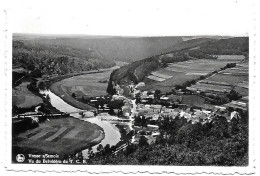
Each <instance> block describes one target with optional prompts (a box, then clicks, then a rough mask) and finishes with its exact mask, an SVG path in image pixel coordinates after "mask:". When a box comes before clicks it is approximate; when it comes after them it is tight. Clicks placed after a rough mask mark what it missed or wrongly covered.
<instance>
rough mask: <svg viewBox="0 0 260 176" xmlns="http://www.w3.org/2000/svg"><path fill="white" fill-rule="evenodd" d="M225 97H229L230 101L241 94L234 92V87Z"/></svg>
mask: <svg viewBox="0 0 260 176" xmlns="http://www.w3.org/2000/svg"><path fill="white" fill-rule="evenodd" d="M227 97H228V98H229V100H230V101H232V100H237V99H239V98H241V96H240V95H239V94H238V92H236V91H235V90H234V89H232V90H231V91H230V92H229V93H228V94H227Z"/></svg>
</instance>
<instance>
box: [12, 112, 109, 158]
mask: <svg viewBox="0 0 260 176" xmlns="http://www.w3.org/2000/svg"><path fill="white" fill-rule="evenodd" d="M104 138H105V132H104V130H103V129H102V128H101V127H100V126H98V125H96V124H93V123H90V122H87V121H82V120H80V119H76V118H73V117H65V118H64V117H63V118H53V119H49V120H46V121H45V122H43V123H40V124H39V127H37V128H34V129H31V130H27V131H25V132H23V133H20V134H18V135H16V136H14V137H13V156H16V155H17V154H18V153H19V152H20V153H23V154H25V155H26V154H43V153H46V154H58V155H59V156H60V157H61V158H63V157H64V156H66V155H67V156H68V155H71V154H75V153H77V152H79V151H82V150H84V149H87V148H89V147H92V146H94V145H97V144H99V143H100V142H101V141H102V140H103V139H104ZM13 161H14V160H13Z"/></svg>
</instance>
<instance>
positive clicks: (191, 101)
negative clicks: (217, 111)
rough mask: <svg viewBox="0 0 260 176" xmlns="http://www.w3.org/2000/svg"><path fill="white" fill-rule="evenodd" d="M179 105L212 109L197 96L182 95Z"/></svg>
mask: <svg viewBox="0 0 260 176" xmlns="http://www.w3.org/2000/svg"><path fill="white" fill-rule="evenodd" d="M181 103H182V104H186V105H189V106H199V107H203V108H205V109H211V108H212V107H214V106H213V105H211V104H207V103H206V102H205V99H204V98H202V97H200V96H198V95H182V102H181Z"/></svg>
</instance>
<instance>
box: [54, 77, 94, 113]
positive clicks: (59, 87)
mask: <svg viewBox="0 0 260 176" xmlns="http://www.w3.org/2000/svg"><path fill="white" fill-rule="evenodd" d="M50 90H51V91H52V92H53V93H54V94H55V95H57V96H58V97H60V98H61V99H62V100H63V101H65V102H66V103H68V104H69V105H71V106H74V107H76V108H78V109H82V110H88V111H89V110H95V109H96V108H94V107H92V106H90V105H88V104H85V103H82V102H80V101H77V100H75V99H74V98H73V97H72V96H71V95H69V94H67V93H66V92H65V91H64V90H63V88H62V83H61V82H60V81H59V82H55V83H53V84H52V85H51V86H50Z"/></svg>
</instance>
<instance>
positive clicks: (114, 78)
mask: <svg viewBox="0 0 260 176" xmlns="http://www.w3.org/2000/svg"><path fill="white" fill-rule="evenodd" d="M213 41H215V40H213V39H210V38H197V39H192V40H187V41H183V42H181V43H179V44H178V45H175V46H173V47H172V48H171V51H169V52H166V53H175V54H174V57H173V58H172V59H173V60H172V61H171V62H177V61H184V60H188V59H189V58H188V56H187V55H185V51H186V50H188V49H191V48H194V47H197V46H200V45H202V44H205V43H209V42H213ZM164 54H165V53H161V54H157V55H154V56H152V57H149V58H146V59H143V60H139V61H136V62H133V63H132V64H128V65H126V66H123V67H121V68H119V69H117V70H115V71H113V72H112V73H111V75H110V80H109V83H108V88H107V92H108V93H110V94H113V93H114V89H113V83H115V84H119V85H124V84H126V85H127V84H129V83H131V82H133V83H138V82H141V81H143V80H144V78H145V76H147V75H148V74H149V73H150V72H152V71H153V70H156V69H158V68H160V67H164V66H165V64H167V62H168V61H166V60H165V62H164V59H162V58H161V57H160V56H161V55H164Z"/></svg>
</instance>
